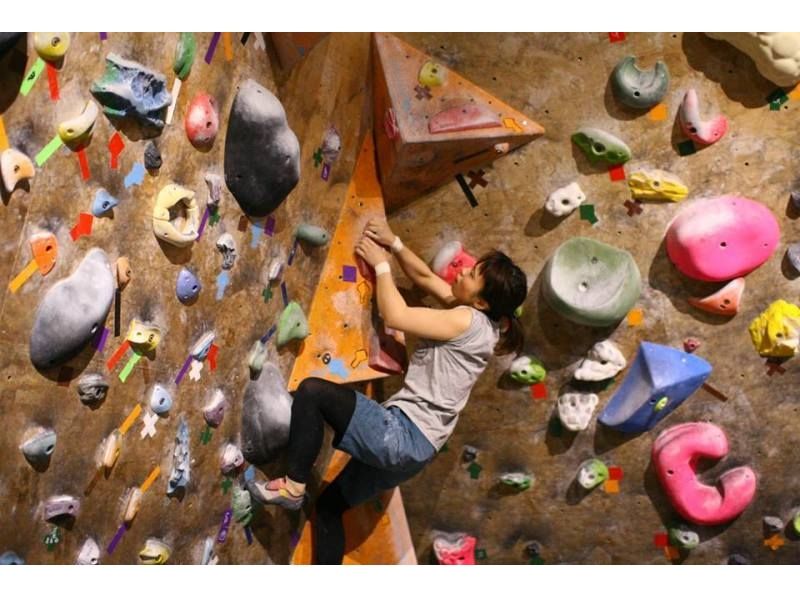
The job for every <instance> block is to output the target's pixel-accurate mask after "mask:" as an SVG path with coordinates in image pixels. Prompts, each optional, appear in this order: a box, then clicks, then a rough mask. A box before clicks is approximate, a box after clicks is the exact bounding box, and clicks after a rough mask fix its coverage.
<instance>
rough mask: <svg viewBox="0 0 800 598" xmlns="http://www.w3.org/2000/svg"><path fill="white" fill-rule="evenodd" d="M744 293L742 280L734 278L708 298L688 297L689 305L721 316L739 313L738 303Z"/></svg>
mask: <svg viewBox="0 0 800 598" xmlns="http://www.w3.org/2000/svg"><path fill="white" fill-rule="evenodd" d="M742 293H744V278H735V279H733V280H732V281H730V282H729V283H728V284H726V285H725V286H724V287H722V288H721V289H720V290H718V291H717V292H716V293H713V294H712V295H709V296H708V297H702V298H700V297H689V305H692V306H694V307H696V308H697V309H702V310H703V311H707V312H711V313H712V314H719V315H721V316H735V315H736V314H737V313H739V302H740V301H741V299H742Z"/></svg>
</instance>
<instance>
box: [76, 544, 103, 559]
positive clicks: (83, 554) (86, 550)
mask: <svg viewBox="0 0 800 598" xmlns="http://www.w3.org/2000/svg"><path fill="white" fill-rule="evenodd" d="M99 563H100V547H99V546H98V545H97V542H95V540H94V538H86V540H84V542H83V546H81V550H80V552H78V558H77V559H75V564H76V565H98V564H99Z"/></svg>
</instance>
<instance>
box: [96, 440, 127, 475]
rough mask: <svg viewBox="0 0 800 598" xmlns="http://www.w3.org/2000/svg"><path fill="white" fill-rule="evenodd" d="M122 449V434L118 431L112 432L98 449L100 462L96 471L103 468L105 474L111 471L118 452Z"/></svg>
mask: <svg viewBox="0 0 800 598" xmlns="http://www.w3.org/2000/svg"><path fill="white" fill-rule="evenodd" d="M121 449H122V433H121V432H120V431H119V430H114V431H113V432H111V434H109V435H108V437H107V438H106V439H105V441H104V442H103V444H102V446H101V448H100V462H99V465H98V469H100V468H104V469H105V470H106V473H108V472H109V471H111V469H113V467H114V464H115V463H116V462H117V459H118V458H119V452H120V450H121Z"/></svg>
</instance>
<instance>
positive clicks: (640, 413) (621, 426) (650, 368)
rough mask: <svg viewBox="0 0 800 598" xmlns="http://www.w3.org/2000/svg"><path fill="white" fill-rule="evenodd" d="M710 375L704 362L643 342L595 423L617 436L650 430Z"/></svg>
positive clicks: (675, 350)
mask: <svg viewBox="0 0 800 598" xmlns="http://www.w3.org/2000/svg"><path fill="white" fill-rule="evenodd" d="M709 374H711V364H710V363H708V362H707V361H706V360H705V359H702V358H700V357H697V356H696V355H692V354H690V353H686V352H685V351H680V350H678V349H673V348H672V347H667V346H665V345H658V344H656V343H649V342H647V341H643V342H642V344H641V345H640V346H639V351H638V352H637V353H636V359H635V360H634V362H633V364H632V365H631V367H630V369H629V370H628V373H627V374H626V375H625V380H624V381H623V382H622V386H620V387H619V389H618V390H617V392H615V393H614V396H612V397H611V399H610V400H609V402H608V403H607V404H606V406H605V409H603V412H602V413H601V414H600V417H599V418H598V421H599V422H600V423H602V424H604V425H606V426H608V427H610V428H614V429H615V430H619V431H620V432H626V433H638V432H644V431H646V430H649V429H651V428H652V427H653V426H655V425H656V424H657V423H658V422H660V421H661V420H662V419H664V418H665V417H666V416H667V415H669V414H670V413H672V411H673V410H674V409H675V408H676V407H678V405H680V404H681V403H683V402H684V401H685V400H686V399H688V398H689V397H690V396H691V395H692V393H694V391H696V390H697V389H698V388H700V386H701V385H702V384H703V382H705V380H706V378H708V376H709Z"/></svg>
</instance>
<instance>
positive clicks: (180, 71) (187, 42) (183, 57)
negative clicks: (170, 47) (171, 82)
mask: <svg viewBox="0 0 800 598" xmlns="http://www.w3.org/2000/svg"><path fill="white" fill-rule="evenodd" d="M196 51H197V42H196V41H195V39H194V33H181V34H180V37H179V38H178V44H177V45H176V46H175V56H174V58H173V59H172V71H173V72H174V73H175V76H176V77H178V79H180V80H181V81H185V80H186V78H187V77H188V76H189V73H191V72H192V63H193V62H194V55H195V52H196Z"/></svg>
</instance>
